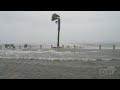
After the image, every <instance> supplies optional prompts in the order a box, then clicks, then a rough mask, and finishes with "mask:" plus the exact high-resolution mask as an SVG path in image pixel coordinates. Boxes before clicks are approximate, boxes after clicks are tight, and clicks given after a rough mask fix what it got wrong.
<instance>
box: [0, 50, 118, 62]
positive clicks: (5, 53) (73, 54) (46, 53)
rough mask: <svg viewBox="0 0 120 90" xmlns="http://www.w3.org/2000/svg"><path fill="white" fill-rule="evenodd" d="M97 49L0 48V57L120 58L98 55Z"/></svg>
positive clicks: (53, 58) (55, 58) (31, 58)
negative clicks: (35, 49) (26, 49)
mask: <svg viewBox="0 0 120 90" xmlns="http://www.w3.org/2000/svg"><path fill="white" fill-rule="evenodd" d="M96 53H98V54H96ZM99 54H100V53H99V52H98V51H91V52H84V53H83V52H80V51H79V52H78V51H56V50H37V51H24V50H0V59H17V60H20V59H23V60H24V59H26V60H52V61H54V60H60V61H62V60H82V61H96V60H107V61H110V60H113V59H114V60H115V59H116V60H120V58H119V57H110V56H111V55H105V54H103V55H99Z"/></svg>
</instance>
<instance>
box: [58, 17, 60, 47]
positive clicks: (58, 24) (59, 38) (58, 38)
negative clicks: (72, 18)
mask: <svg viewBox="0 0 120 90" xmlns="http://www.w3.org/2000/svg"><path fill="white" fill-rule="evenodd" d="M57 47H58V48H59V47H60V19H58V41H57Z"/></svg>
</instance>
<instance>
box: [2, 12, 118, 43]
mask: <svg viewBox="0 0 120 90" xmlns="http://www.w3.org/2000/svg"><path fill="white" fill-rule="evenodd" d="M53 13H57V14H59V15H60V16H61V34H60V37H61V38H60V42H61V43H116V42H120V40H119V39H120V35H119V33H120V25H119V24H120V12H119V11H0V43H37V44H39V43H56V42H57V24H55V22H52V21H51V16H52V14H53Z"/></svg>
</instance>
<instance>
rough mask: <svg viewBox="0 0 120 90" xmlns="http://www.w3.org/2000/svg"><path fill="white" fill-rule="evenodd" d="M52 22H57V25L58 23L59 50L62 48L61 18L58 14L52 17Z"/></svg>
mask: <svg viewBox="0 0 120 90" xmlns="http://www.w3.org/2000/svg"><path fill="white" fill-rule="evenodd" d="M52 21H55V22H56V23H58V39H57V48H59V47H60V24H61V20H60V16H59V15H57V14H56V13H54V14H53V15H52Z"/></svg>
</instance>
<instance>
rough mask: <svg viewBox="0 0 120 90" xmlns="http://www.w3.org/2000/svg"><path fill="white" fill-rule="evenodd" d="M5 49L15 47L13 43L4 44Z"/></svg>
mask: <svg viewBox="0 0 120 90" xmlns="http://www.w3.org/2000/svg"><path fill="white" fill-rule="evenodd" d="M4 46H5V48H6V49H15V45H14V44H4Z"/></svg>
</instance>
